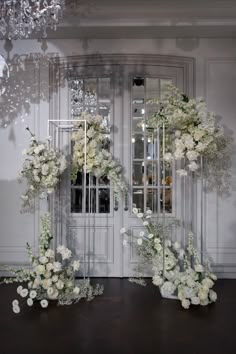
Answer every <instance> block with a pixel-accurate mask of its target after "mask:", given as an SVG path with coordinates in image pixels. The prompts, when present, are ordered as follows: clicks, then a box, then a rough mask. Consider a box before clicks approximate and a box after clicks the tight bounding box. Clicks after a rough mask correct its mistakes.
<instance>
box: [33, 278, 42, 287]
mask: <svg viewBox="0 0 236 354" xmlns="http://www.w3.org/2000/svg"><path fill="white" fill-rule="evenodd" d="M40 284H41V278H40V277H36V278H35V280H34V284H33V288H34V289H35V288H37V287H38V286H39V285H40Z"/></svg>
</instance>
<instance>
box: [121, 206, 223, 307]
mask: <svg viewBox="0 0 236 354" xmlns="http://www.w3.org/2000/svg"><path fill="white" fill-rule="evenodd" d="M133 213H134V214H135V215H136V216H137V217H138V218H139V219H140V221H142V224H143V226H144V227H145V231H140V233H139V236H135V235H133V234H131V233H130V232H129V231H127V230H126V229H125V228H122V229H121V230H120V233H121V235H122V237H123V245H124V246H125V245H127V244H128V243H131V244H135V246H136V247H137V251H138V255H139V256H140V257H141V261H140V263H139V264H138V266H137V269H136V272H137V278H131V279H130V280H131V281H132V282H136V283H138V284H139V285H146V282H145V280H144V278H143V275H142V274H143V272H144V271H145V269H146V266H147V265H151V266H152V273H153V276H152V282H153V284H154V285H156V286H158V287H159V289H160V292H161V295H162V296H163V297H165V298H172V297H175V296H176V298H177V299H179V300H180V301H181V305H182V307H183V308H185V309H188V308H189V307H190V305H202V306H206V305H208V304H210V303H212V302H215V301H216V300H217V294H216V292H215V291H214V290H213V289H212V288H213V286H214V282H215V281H216V280H217V277H216V276H215V274H213V273H212V272H211V270H210V265H209V262H206V265H203V264H201V262H200V257H199V255H198V252H197V250H196V249H195V247H194V244H193V234H192V233H189V239H188V245H187V247H186V248H185V249H184V248H182V247H181V245H180V243H179V242H177V241H175V242H173V241H171V240H170V239H169V238H168V237H167V235H168V234H169V232H170V230H171V228H172V227H173V226H176V223H177V222H176V220H174V221H171V222H169V223H168V224H166V225H165V227H163V224H161V223H155V224H154V223H153V222H152V220H151V217H152V211H151V210H148V211H147V212H146V214H144V213H141V212H139V210H138V209H137V208H134V209H133ZM135 238H136V241H134V239H135ZM163 248H164V250H163ZM163 257H165V259H164V262H163ZM163 264H164V272H163Z"/></svg>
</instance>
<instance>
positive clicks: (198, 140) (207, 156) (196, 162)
mask: <svg viewBox="0 0 236 354" xmlns="http://www.w3.org/2000/svg"><path fill="white" fill-rule="evenodd" d="M149 103H150V104H157V107H158V109H157V112H156V113H155V114H153V115H152V116H150V117H149V118H147V120H146V122H145V124H146V125H147V127H148V128H149V129H150V128H151V129H159V128H162V126H163V124H164V126H165V130H166V134H172V135H174V147H173V151H166V153H165V155H164V159H165V161H166V162H167V163H171V162H172V161H173V160H182V161H183V162H184V168H181V169H179V170H177V173H178V174H179V175H181V176H185V175H187V171H191V172H195V171H198V170H199V169H200V158H201V157H203V158H204V162H205V163H204V169H203V172H204V175H205V176H206V177H207V179H206V181H207V183H208V186H209V187H211V188H215V187H217V189H218V190H219V191H220V192H225V191H227V190H228V188H229V178H230V172H229V171H230V167H231V151H232V139H231V138H230V137H228V136H226V135H225V134H224V130H223V128H222V127H221V126H219V125H218V124H217V122H216V116H215V114H214V113H211V112H208V110H207V106H206V103H205V102H204V101H203V100H202V99H190V98H188V97H187V96H186V95H184V94H183V93H182V92H181V91H180V90H178V89H177V88H176V87H174V86H172V85H167V86H166V91H165V93H164V94H163V97H162V98H160V99H158V100H152V101H150V102H149Z"/></svg>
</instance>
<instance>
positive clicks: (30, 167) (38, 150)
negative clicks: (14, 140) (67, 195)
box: [21, 128, 66, 210]
mask: <svg viewBox="0 0 236 354" xmlns="http://www.w3.org/2000/svg"><path fill="white" fill-rule="evenodd" d="M26 129H27V130H28V131H29V132H30V134H31V139H30V145H29V148H28V149H26V150H24V151H23V154H24V155H26V158H25V161H24V164H23V169H22V171H21V177H23V178H25V179H26V181H27V186H28V189H27V191H26V192H25V193H24V194H23V195H22V196H21V199H22V201H23V205H22V208H23V210H25V209H26V210H27V209H31V208H32V207H33V205H34V198H35V197H43V196H45V195H48V194H50V193H52V192H53V191H54V189H55V188H56V186H57V184H58V181H59V177H60V175H61V174H62V173H63V171H64V170H65V168H66V159H65V157H64V156H63V155H62V154H61V153H60V152H59V151H57V150H55V149H53V148H52V147H50V146H49V140H50V139H48V140H47V141H46V142H41V141H38V140H37V139H36V136H35V135H34V134H32V133H31V131H30V129H29V128H26Z"/></svg>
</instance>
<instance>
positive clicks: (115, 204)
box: [114, 198, 119, 211]
mask: <svg viewBox="0 0 236 354" xmlns="http://www.w3.org/2000/svg"><path fill="white" fill-rule="evenodd" d="M118 209H119V202H118V199H117V198H115V200H114V210H115V211H117V210H118Z"/></svg>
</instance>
